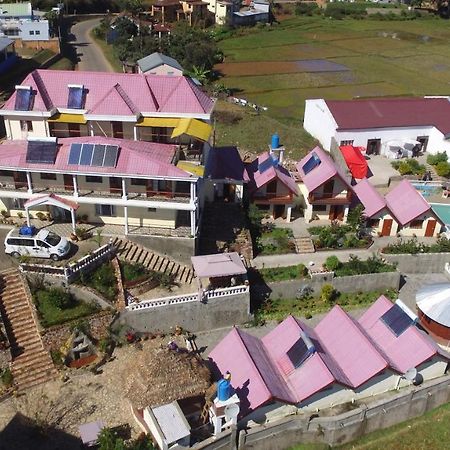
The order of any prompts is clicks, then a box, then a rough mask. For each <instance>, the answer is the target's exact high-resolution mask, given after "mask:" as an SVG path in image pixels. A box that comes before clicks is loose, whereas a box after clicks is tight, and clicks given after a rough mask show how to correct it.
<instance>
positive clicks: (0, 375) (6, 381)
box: [0, 367, 14, 387]
mask: <svg viewBox="0 0 450 450" xmlns="http://www.w3.org/2000/svg"><path fill="white" fill-rule="evenodd" d="M0 379H1V381H2V383H3V385H4V386H6V387H10V386H12V384H13V381H14V377H13V374H12V373H11V369H10V368H9V367H7V368H6V369H4V370H3V371H0Z"/></svg>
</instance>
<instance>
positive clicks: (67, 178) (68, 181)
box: [64, 174, 73, 192]
mask: <svg viewBox="0 0 450 450" xmlns="http://www.w3.org/2000/svg"><path fill="white" fill-rule="evenodd" d="M64 189H65V190H66V191H72V192H73V176H72V175H67V174H64Z"/></svg>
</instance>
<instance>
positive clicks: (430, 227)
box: [425, 219, 436, 237]
mask: <svg viewBox="0 0 450 450" xmlns="http://www.w3.org/2000/svg"><path fill="white" fill-rule="evenodd" d="M435 228H436V220H434V219H430V220H429V221H428V223H427V228H426V230H425V237H433V235H434V229H435Z"/></svg>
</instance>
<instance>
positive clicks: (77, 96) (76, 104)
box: [67, 84, 85, 109]
mask: <svg viewBox="0 0 450 450" xmlns="http://www.w3.org/2000/svg"><path fill="white" fill-rule="evenodd" d="M68 88H69V96H68V98H67V107H68V108H70V109H83V108H84V100H85V90H84V86H83V85H79V84H69V85H68Z"/></svg>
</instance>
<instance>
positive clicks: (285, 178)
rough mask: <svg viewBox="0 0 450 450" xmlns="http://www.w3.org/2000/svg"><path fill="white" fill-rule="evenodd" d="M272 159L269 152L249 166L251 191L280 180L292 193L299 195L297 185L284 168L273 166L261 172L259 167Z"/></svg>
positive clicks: (262, 154) (261, 155)
mask: <svg viewBox="0 0 450 450" xmlns="http://www.w3.org/2000/svg"><path fill="white" fill-rule="evenodd" d="M270 157H271V156H270V154H269V152H264V153H261V154H260V155H259V156H258V158H256V159H255V160H253V161H252V162H251V163H250V164H248V165H247V167H246V169H247V173H248V177H249V178H250V182H249V189H250V190H251V191H256V190H257V189H259V188H260V187H262V186H264V185H266V184H267V183H270V182H271V181H272V180H275V179H279V180H280V181H281V182H282V183H283V184H284V185H285V186H286V187H287V188H288V189H289V190H290V191H291V192H293V193H294V194H295V195H297V192H298V188H297V184H296V182H295V180H294V179H293V178H292V177H291V175H290V173H289V172H288V171H287V170H286V169H285V168H284V167H283V166H280V165H277V166H276V167H274V166H271V167H269V168H268V169H267V170H265V171H264V172H260V171H259V165H260V164H261V163H263V162H264V161H266V160H267V159H268V158H270Z"/></svg>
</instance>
